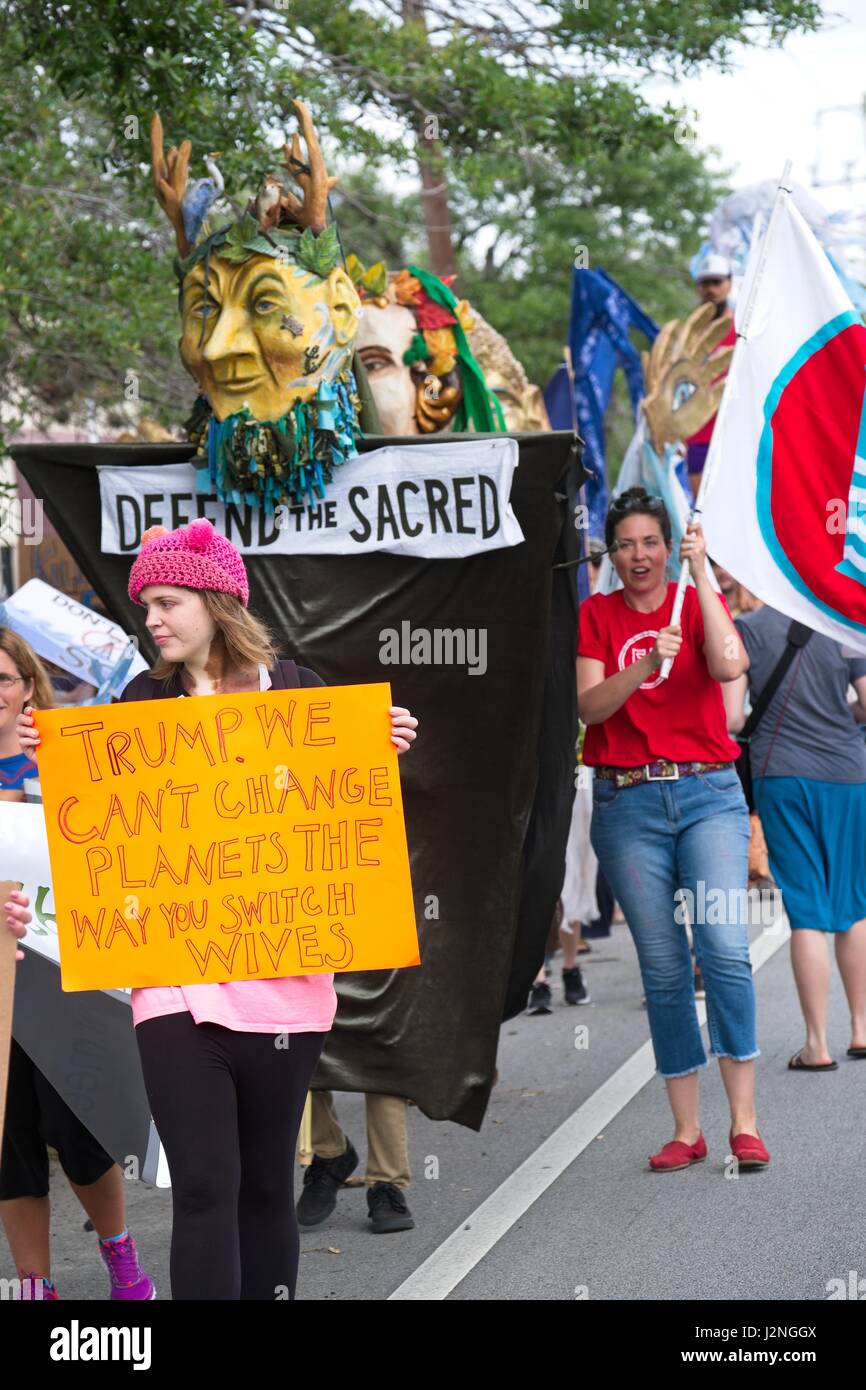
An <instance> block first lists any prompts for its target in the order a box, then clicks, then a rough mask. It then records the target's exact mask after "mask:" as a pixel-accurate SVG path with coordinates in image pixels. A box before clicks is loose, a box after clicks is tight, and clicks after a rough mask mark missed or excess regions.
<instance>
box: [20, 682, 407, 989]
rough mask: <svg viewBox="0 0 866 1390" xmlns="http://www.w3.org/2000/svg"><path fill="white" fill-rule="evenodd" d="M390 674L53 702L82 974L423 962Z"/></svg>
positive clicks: (119, 981)
mask: <svg viewBox="0 0 866 1390" xmlns="http://www.w3.org/2000/svg"><path fill="white" fill-rule="evenodd" d="M391 703H392V702H391V692H390V686H388V685H360V686H341V687H339V688H337V687H322V686H318V687H315V688H313V689H303V690H301V689H297V690H280V691H275V690H268V691H264V692H261V693H248V694H241V695H207V696H196V697H195V698H194V699H182V700H181V699H176V700H148V701H142V702H141V703H131V704H121V705H112V706H99V707H91V708H87V709H76V710H45V711H40V712H38V713H37V714H36V715H35V719H36V724H37V727H38V729H39V733H40V736H41V740H42V742H41V744H40V748H39V771H40V780H41V783H42V791H43V796H44V805H45V820H46V825H47V829H48V847H49V853H50V857H51V877H52V883H53V887H54V899H55V911H56V913H57V926H58V934H59V938H60V962H61V974H62V984H63V988H64V989H65V990H81V989H102V988H123V987H126V986H133V987H134V986H147V985H191V984H202V983H208V984H210V983H217V982H221V981H227V980H253V979H273V978H277V977H280V976H286V975H314V974H323V973H330V972H337V971H340V972H342V971H346V970H382V969H388V968H392V967H396V966H406V965H417V964H418V963H419V956H418V940H417V935H416V930H415V915H414V907H413V900H412V886H411V881H410V877H409V863H408V855H407V849H406V832H405V826H404V821H403V806H402V799H401V795H400V779H399V773H398V769H397V753H396V750H395V748H394V746H393V744H392V743H391V742H390V728H391V726H390V718H389V716H388V708H389V706H390V705H391Z"/></svg>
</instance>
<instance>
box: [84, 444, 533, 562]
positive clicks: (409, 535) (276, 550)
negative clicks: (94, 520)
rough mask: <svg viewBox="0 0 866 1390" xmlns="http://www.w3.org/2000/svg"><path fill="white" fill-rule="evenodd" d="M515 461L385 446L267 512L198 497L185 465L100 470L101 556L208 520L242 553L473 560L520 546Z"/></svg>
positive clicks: (439, 447) (475, 447)
mask: <svg viewBox="0 0 866 1390" xmlns="http://www.w3.org/2000/svg"><path fill="white" fill-rule="evenodd" d="M517 461H518V448H517V441H516V440H514V439H509V438H506V437H502V438H497V439H479V440H478V441H477V442H475V441H467V442H460V443H451V444H428V445H426V446H424V447H423V448H416V447H409V448H405V447H403V448H400V447H398V446H390V445H389V446H387V447H385V448H383V449H375V450H374V451H373V452H372V453H369V454H362V455H359V456H358V457H357V458H353V459H350V460H349V462H348V463H344V464H343V465H342V466H341V467H340V468H338V469H337V472H336V475H335V477H334V480H333V482H331V483H329V484H328V485H327V489H326V493H325V497H324V498H323V499H322V500H321V501H317V502H316V503H315V504H313V505H310V504H305V505H304V506H302V507H295V508H289V507H278V508H277V509H276V511H275V512H272V513H266V512H263V511H262V510H261V508H259V507H249V506H245V505H239V506H234V505H232V504H231V503H225V504H223V503H221V502H218V501H217V499H216V495H215V494H214V493H213V492H197V490H196V468H195V466H194V464H193V463H172V464H166V465H164V466H162V467H159V468H150V467H148V468H114V467H102V468H100V469H99V491H100V498H101V503H102V551H103V554H106V555H133V554H135V553H136V552H137V551H138V549H139V547H140V545H141V537H142V534H143V533H144V532H145V531H146V530H147V529H148V527H150V526H156V525H160V526H165V527H167V528H168V529H169V530H173V529H174V528H175V527H176V526H182V525H184V524H185V523H186V522H188V521H193V520H194V519H195V518H196V517H197V516H206V517H208V518H209V519H210V520H211V521H212V522H213V524H214V526H215V527H216V529H217V530H218V531H220V532H221V533H222V534H223V535H225V536H228V538H229V540H230V541H232V543H233V544H234V545H236V546H237V548H238V550H240V552H241V553H242V554H243V555H356V554H362V553H364V552H365V551H371V550H386V551H388V552H389V553H390V554H392V555H417V556H418V557H419V558H422V559H428V560H450V559H452V558H455V557H460V556H464V555H477V554H479V553H480V552H482V551H485V550H499V549H501V548H502V547H504V546H509V545H519V544H520V543H521V541H522V540H523V539H524V536H523V532H522V531H521V529H520V525H519V523H518V520H517V517H516V516H515V515H514V512H513V510H512V508H511V503H510V501H509V498H510V495H511V480H512V477H513V475H514V470H515V468H516V467H517Z"/></svg>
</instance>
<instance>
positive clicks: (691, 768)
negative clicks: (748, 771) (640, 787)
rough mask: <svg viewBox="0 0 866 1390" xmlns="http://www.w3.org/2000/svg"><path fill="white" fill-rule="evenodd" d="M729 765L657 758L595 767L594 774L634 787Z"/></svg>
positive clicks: (722, 770) (605, 779)
mask: <svg viewBox="0 0 866 1390" xmlns="http://www.w3.org/2000/svg"><path fill="white" fill-rule="evenodd" d="M729 767H733V763H672V762H669V761H668V759H667V758H659V760H658V761H657V762H654V763H644V765H643V767H609V766H602V767H597V768H596V769H595V775H596V777H600V778H601V780H602V781H603V782H614V783H615V784H616V786H618V787H634V786H636V785H637V783H638V782H677V781H679V779H680V777H691V776H692V775H693V774H694V773H696V772H724V771H725V769H726V768H729Z"/></svg>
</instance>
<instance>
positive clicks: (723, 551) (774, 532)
mask: <svg viewBox="0 0 866 1390" xmlns="http://www.w3.org/2000/svg"><path fill="white" fill-rule="evenodd" d="M770 237H771V240H770V242H769V244H768V249H767V252H766V258H765V259H764V261H763V266H761V259H762V252H763V247H764V246H765V242H763V241H762V242H761V243H759V244H758V245H757V246H754V247H753V249H752V253H751V257H750V261H749V266H748V268H747V271H746V279H745V282H744V285H743V289H742V292H741V295H740V299H739V303H740V304H741V305H745V303H746V302H747V300H748V296H749V291H750V286H751V284H752V283H753V282H755V283H756V285H757V289H756V293H755V300H754V305H753V309H752V317H751V322H750V324H749V327H748V332H747V337H746V340H745V341H743V340H741V341H740V343H739V345H738V348H737V352H736V356H735V360H734V362H733V364H732V367H731V371H730V372H729V374H728V381H727V385H726V387H725V392H726V396H727V397H728V399H727V401H726V402H725V403H724V406H723V409H722V410H721V411H720V414H719V420H718V423H717V426H716V433H715V436H714V438H713V455H712V472H711V475H710V477H709V479H708V481H707V488H706V493H705V498H704V511H703V518H702V520H703V526H704V532H705V535H706V538H707V550H708V552H709V554H710V555H711V556H712V558H713V559H714V560H716V561H718V563H719V564H721V565H723V566H724V568H725V569H726V570H728V571H729V572H730V573H731V574H732V575H733V576H734V578H735V579H737V580H738V581H739V582H740V583H741V584H744V585H745V586H746V588H747V589H750V590H751V592H752V593H753V594H755V595H756V596H757V597H758V598H760V599H763V601H764V602H765V603H768V604H770V605H771V606H772V607H773V608H776V609H778V610H779V611H780V612H782V613H785V614H787V615H788V616H789V617H791V618H796V619H798V620H799V621H800V622H803V623H805V624H806V625H807V626H808V627H811V628H813V629H814V630H815V631H817V632H823V633H825V634H826V635H827V636H828V637H833V638H835V639H836V640H837V641H841V642H845V643H846V644H847V645H848V646H849V647H852V648H854V649H855V650H857V651H858V652H864V653H866V419H864V393H866V327H864V325H863V323H862V322H861V320H860V317H859V315H858V314H857V313H856V312H855V310H854V308H853V305H852V304H851V301H850V299H849V298H848V296H847V294H846V293H845V290H844V289H843V287H842V285H841V283H840V282H839V280H838V278H837V276H836V274H835V272H834V270H833V268H832V266H831V265H830V262H829V261H828V259H827V257H826V255H825V253H824V251H823V250H822V249H821V247H820V246H819V244H818V242H817V241H816V239H815V237H814V235H813V234H812V232H811V231H810V230H809V227H808V226H807V224H806V222H805V221H804V219H803V218H802V216H801V215H800V213H799V212H798V211H797V208H796V207H795V206H794V204H793V203H792V202H791V200H790V197H789V196H788V195H786V194H783V195H782V200H781V203H780V206H779V210H778V216H777V218H776V221H775V224H774V226H773V227H772V230H771V232H770ZM736 326H737V329H738V330H740V329H742V323H741V321H740V317H739V314H738V316H737V320H736Z"/></svg>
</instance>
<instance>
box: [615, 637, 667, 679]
mask: <svg viewBox="0 0 866 1390" xmlns="http://www.w3.org/2000/svg"><path fill="white" fill-rule="evenodd" d="M657 637H658V632H657V631H655V630H654V629H649V630H648V631H647V632H636V633H635V635H634V637H629V639H628V641H627V642H624V643H623V645H622V646H621V647H620V651H619V656H618V657H617V665H618V666H619V669H620V670H621V671H624V670H625V668H626V666H633V665H634V663H635V662H636V661H640V659H641V657H643V656H647V655H648V654H649V652H651V651H652V649H653V647H654V646H655V640H656V638H657ZM647 639H649V640H647ZM661 679H662V668H661V667H659V669H658V671H657V672H656V674H655V675H654V676H653V678H652V679H651V680H648V681H642V682H641V685H640V689H641V690H655V688H656V686H657V685H660V684H661Z"/></svg>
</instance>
